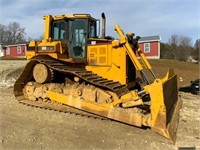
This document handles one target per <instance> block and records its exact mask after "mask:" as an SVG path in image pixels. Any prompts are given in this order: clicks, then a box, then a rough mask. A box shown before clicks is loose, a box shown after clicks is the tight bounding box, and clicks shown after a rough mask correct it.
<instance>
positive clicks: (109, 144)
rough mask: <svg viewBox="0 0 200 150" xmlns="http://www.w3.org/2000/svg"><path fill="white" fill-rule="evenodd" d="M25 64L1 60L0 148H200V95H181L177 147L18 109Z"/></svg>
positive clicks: (143, 133) (141, 134) (152, 136)
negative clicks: (18, 87) (16, 86)
mask: <svg viewBox="0 0 200 150" xmlns="http://www.w3.org/2000/svg"><path fill="white" fill-rule="evenodd" d="M25 64H26V61H11V60H9V61H6V60H0V149H11V150H12V149H20V150H23V149H47V150H54V149H94V150H96V149H109V150H110V149H131V150H132V149H136V150H138V149H144V150H145V149H146V150H149V149H152V150H153V149H154V150H160V149H163V150H165V149H166V150H176V149H178V148H179V147H184V148H186V147H196V149H200V109H199V106H200V105H199V104H200V103H199V102H200V96H196V95H192V94H189V93H180V95H181V97H182V100H183V107H182V109H181V113H180V120H179V126H178V132H177V140H176V143H175V144H173V143H172V142H171V141H169V140H168V139H166V138H164V137H162V136H161V135H159V134H156V133H155V132H153V131H151V130H150V129H141V128H137V127H132V126H128V125H125V124H121V123H118V122H115V121H110V120H100V119H94V118H88V117H86V116H80V115H75V114H69V113H61V112H58V111H50V110H45V109H40V108H33V107H30V106H25V105H22V104H19V103H18V102H17V101H16V100H15V98H14V96H13V83H14V82H15V79H16V78H17V76H18V75H19V74H20V72H21V71H22V69H23V67H24V66H25ZM197 74H198V73H197ZM178 76H180V75H178ZM188 76H190V74H188Z"/></svg>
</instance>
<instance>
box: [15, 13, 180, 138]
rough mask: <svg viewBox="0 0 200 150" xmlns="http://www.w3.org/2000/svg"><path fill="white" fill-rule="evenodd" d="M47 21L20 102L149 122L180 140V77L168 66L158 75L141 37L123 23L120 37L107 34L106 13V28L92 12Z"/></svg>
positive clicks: (32, 48)
mask: <svg viewBox="0 0 200 150" xmlns="http://www.w3.org/2000/svg"><path fill="white" fill-rule="evenodd" d="M43 19H44V21H45V30H44V39H43V40H42V41H39V42H38V41H31V42H30V43H29V46H28V48H27V59H29V60H30V61H29V62H28V64H27V65H26V67H25V69H24V71H23V72H22V74H21V75H20V76H19V78H18V79H17V80H16V82H15V85H14V94H15V97H16V99H17V100H18V101H19V102H20V103H24V104H27V105H31V106H35V107H41V108H48V109H53V110H58V111H63V112H75V113H77V114H83V115H87V116H93V117H100V118H104V119H111V120H116V121H118V122H122V123H125V124H128V125H133V126H138V127H142V126H145V127H149V128H151V129H152V130H153V131H155V132H157V133H159V134H161V135H163V136H165V137H167V138H169V139H171V140H172V141H175V138H176V131H177V126H178V118H179V111H180V108H181V106H182V101H181V100H180V99H179V97H178V90H177V76H176V74H175V73H174V72H173V70H172V69H169V71H168V72H167V73H166V76H165V77H163V78H162V79H160V78H158V77H156V74H155V73H154V72H153V70H152V67H151V65H150V64H149V62H148V60H147V59H146V57H145V55H144V54H143V52H142V51H141V49H140V47H139V45H138V40H139V37H138V36H137V37H134V34H133V33H130V32H129V33H128V34H126V35H125V34H124V32H123V31H122V29H121V28H120V27H119V25H116V26H115V27H114V30H115V31H116V32H117V33H118V35H119V39H118V40H116V39H114V38H113V37H110V36H106V35H105V33H106V17H105V14H104V13H102V27H101V28H102V31H101V30H100V26H101V25H100V20H99V19H95V18H93V17H91V15H89V14H68V15H55V16H52V15H46V16H44V17H43ZM100 32H101V36H100ZM138 57H140V58H141V59H140V60H138ZM144 69H145V70H149V71H150V73H151V74H152V77H153V80H150V79H149V77H148V76H147V75H146V74H145V71H144ZM136 72H137V73H140V75H141V76H140V78H141V79H142V81H143V82H144V83H145V84H144V85H140V83H139V82H138V80H137V76H136Z"/></svg>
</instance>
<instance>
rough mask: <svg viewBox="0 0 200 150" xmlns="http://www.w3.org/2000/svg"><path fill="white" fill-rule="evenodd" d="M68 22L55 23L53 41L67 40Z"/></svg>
mask: <svg viewBox="0 0 200 150" xmlns="http://www.w3.org/2000/svg"><path fill="white" fill-rule="evenodd" d="M65 30H66V21H55V22H53V28H52V39H53V40H62V39H66V32H65Z"/></svg>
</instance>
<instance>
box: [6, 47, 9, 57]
mask: <svg viewBox="0 0 200 150" xmlns="http://www.w3.org/2000/svg"><path fill="white" fill-rule="evenodd" d="M6 55H10V47H7V48H6Z"/></svg>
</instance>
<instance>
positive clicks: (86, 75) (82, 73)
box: [14, 58, 128, 119]
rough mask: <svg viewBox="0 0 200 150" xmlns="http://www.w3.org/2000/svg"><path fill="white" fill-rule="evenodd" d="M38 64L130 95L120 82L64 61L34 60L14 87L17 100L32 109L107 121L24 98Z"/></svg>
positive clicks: (73, 109) (118, 92) (67, 107)
mask: <svg viewBox="0 0 200 150" xmlns="http://www.w3.org/2000/svg"><path fill="white" fill-rule="evenodd" d="M37 63H43V64H45V65H46V66H48V67H49V68H51V69H52V70H56V71H59V72H61V73H63V74H66V75H67V74H70V75H73V76H77V77H79V78H81V79H82V80H84V82H86V83H87V84H91V85H94V86H96V87H99V88H102V89H104V90H110V91H112V92H114V93H116V95H117V96H118V97H120V96H122V95H124V94H126V93H128V89H127V87H126V86H125V85H122V84H120V83H119V82H113V81H112V80H107V79H105V78H102V77H101V76H98V75H97V74H94V73H92V72H91V71H87V70H85V69H84V68H77V67H76V68H75V67H72V66H70V65H69V63H64V62H62V61H59V60H56V59H52V58H51V59H33V60H31V61H30V62H29V63H28V64H27V65H26V67H25V69H24V71H23V72H22V74H21V76H20V77H19V78H18V79H17V81H16V82H15V85H14V95H15V97H16V99H17V100H18V101H19V102H20V103H22V104H26V105H29V106H32V107H39V108H43V109H50V110H56V111H60V112H65V113H75V114H78V115H82V116H88V117H92V118H99V119H107V118H105V117H102V116H98V115H95V114H92V113H88V112H85V111H83V110H79V109H77V108H73V107H70V106H67V105H64V104H60V105H54V104H52V103H47V102H44V101H31V100H28V99H26V98H25V97H24V95H23V88H24V86H25V85H26V84H27V83H28V82H29V81H33V76H32V74H33V73H32V71H33V68H34V66H35V65H36V64H37Z"/></svg>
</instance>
